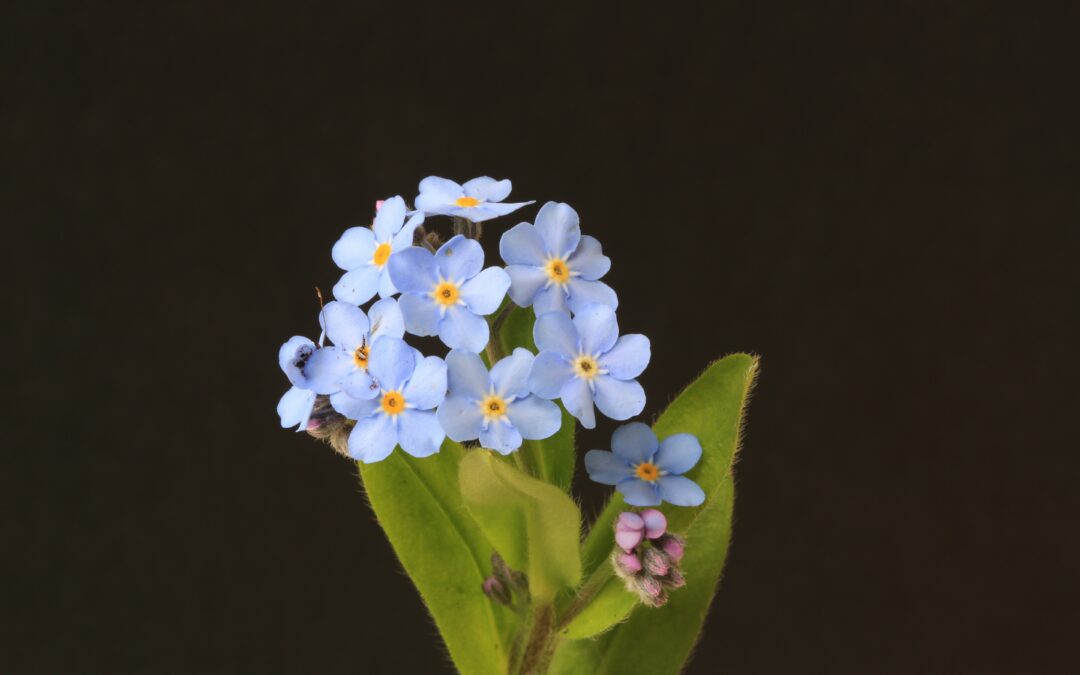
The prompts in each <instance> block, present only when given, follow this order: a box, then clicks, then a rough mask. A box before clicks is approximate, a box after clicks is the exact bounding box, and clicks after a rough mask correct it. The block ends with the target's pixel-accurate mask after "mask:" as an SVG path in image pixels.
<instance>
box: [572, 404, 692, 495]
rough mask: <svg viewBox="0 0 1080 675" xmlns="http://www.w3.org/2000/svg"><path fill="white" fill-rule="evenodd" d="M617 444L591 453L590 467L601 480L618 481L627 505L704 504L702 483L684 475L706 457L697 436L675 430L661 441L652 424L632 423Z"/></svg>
mask: <svg viewBox="0 0 1080 675" xmlns="http://www.w3.org/2000/svg"><path fill="white" fill-rule="evenodd" d="M611 449H612V450H613V451H614V452H607V451H604V450H590V451H588V452H587V453H585V469H586V471H588V472H589V478H591V479H593V480H594V481H596V482H597V483H603V484H604V485H614V486H615V489H616V490H617V491H618V492H619V493H621V494H622V496H623V499H624V500H626V503H627V504H631V505H633V506H657V505H659V504H660V502H661V501H665V502H668V503H669V504H674V505H675V506H698V505H700V504H701V503H702V502H704V501H705V492H704V491H703V490H702V489H701V487H700V486H699V485H698V484H697V483H695V482H694V481H692V480H690V479H689V478H686V477H685V476H682V475H681V474H684V473H686V472H687V471H689V470H690V469H692V468H694V465H695V464H697V463H698V460H699V459H701V443H699V442H698V439H697V438H696V437H695V436H694V435H692V434H672V435H671V436H668V437H667V438H665V439H664V440H663V441H661V442H659V443H658V442H657V440H656V434H654V433H653V430H652V429H650V428H649V427H648V425H646V424H642V423H641V422H631V423H630V424H624V425H622V426H621V427H619V428H618V429H616V430H615V433H614V434H613V435H612V436H611Z"/></svg>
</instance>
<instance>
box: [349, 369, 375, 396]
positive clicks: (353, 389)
mask: <svg viewBox="0 0 1080 675" xmlns="http://www.w3.org/2000/svg"><path fill="white" fill-rule="evenodd" d="M341 389H342V390H343V391H344V392H345V393H347V394H348V395H349V396H351V397H353V398H359V399H371V398H375V397H376V396H378V394H379V384H378V383H377V382H375V378H373V377H371V373H369V372H368V371H367V370H364V369H361V368H356V369H355V370H353V371H352V372H351V373H348V374H347V375H345V377H343V378H342V379H341Z"/></svg>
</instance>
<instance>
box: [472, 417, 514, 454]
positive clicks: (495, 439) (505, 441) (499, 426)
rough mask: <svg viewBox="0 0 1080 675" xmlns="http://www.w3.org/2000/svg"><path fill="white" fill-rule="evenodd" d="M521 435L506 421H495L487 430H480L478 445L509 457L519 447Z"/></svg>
mask: <svg viewBox="0 0 1080 675" xmlns="http://www.w3.org/2000/svg"><path fill="white" fill-rule="evenodd" d="M521 443H522V438H521V433H520V432H519V431H518V430H517V429H515V428H514V425H513V424H510V422H509V421H507V420H506V419H499V420H495V421H494V422H492V423H491V424H489V425H488V428H487V429H480V445H482V446H484V447H485V448H488V449H490V450H495V451H496V452H498V453H500V454H503V455H509V454H510V453H511V452H513V451H514V450H517V449H518V448H520V447H521Z"/></svg>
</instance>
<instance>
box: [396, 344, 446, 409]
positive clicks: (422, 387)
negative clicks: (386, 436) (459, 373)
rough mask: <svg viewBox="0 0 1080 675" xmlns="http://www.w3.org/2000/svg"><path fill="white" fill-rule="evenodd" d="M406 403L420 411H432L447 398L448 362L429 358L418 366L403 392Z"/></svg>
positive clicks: (418, 363) (433, 357) (437, 358)
mask: <svg viewBox="0 0 1080 675" xmlns="http://www.w3.org/2000/svg"><path fill="white" fill-rule="evenodd" d="M401 393H402V395H403V396H404V397H405V403H407V404H408V405H410V406H412V407H413V408H416V409H418V410H431V409H432V408H434V407H435V406H437V405H439V404H440V403H442V402H443V398H445V397H446V362H445V361H443V360H442V359H440V358H439V357H438V356H429V357H427V358H425V359H422V360H420V361H419V362H417V364H416V370H414V371H413V374H412V377H410V378H409V382H408V384H406V385H405V390H404V391H402V392H401Z"/></svg>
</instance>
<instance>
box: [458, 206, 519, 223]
mask: <svg viewBox="0 0 1080 675" xmlns="http://www.w3.org/2000/svg"><path fill="white" fill-rule="evenodd" d="M533 203H534V202H532V201H528V202H518V203H516V204H506V203H503V204H499V203H495V202H482V203H481V204H480V205H479V206H470V207H462V206H452V207H450V208H449V209H447V213H448V215H451V216H459V217H461V218H465V219H467V220H471V221H473V222H474V223H482V222H484V221H485V220H491V219H492V218H498V217H499V216H505V215H506V214H508V213H513V212H514V211H517V210H518V209H520V208H521V207H522V206H528V205H529V204H533Z"/></svg>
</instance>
